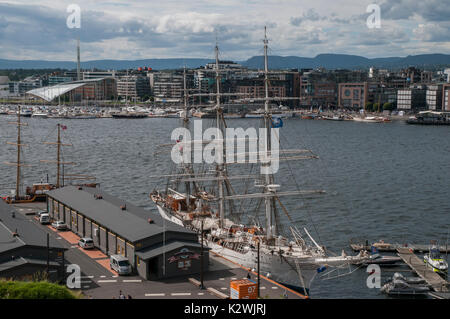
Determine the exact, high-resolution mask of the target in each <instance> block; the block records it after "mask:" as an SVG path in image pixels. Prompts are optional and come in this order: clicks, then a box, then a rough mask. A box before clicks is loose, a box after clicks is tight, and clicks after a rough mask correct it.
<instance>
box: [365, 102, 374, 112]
mask: <svg viewBox="0 0 450 319" xmlns="http://www.w3.org/2000/svg"><path fill="white" fill-rule="evenodd" d="M372 110H373V103H372V102H367V103H366V111H367V112H372Z"/></svg>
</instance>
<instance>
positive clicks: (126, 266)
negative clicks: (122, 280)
mask: <svg viewBox="0 0 450 319" xmlns="http://www.w3.org/2000/svg"><path fill="white" fill-rule="evenodd" d="M109 265H110V267H111V269H113V270H115V271H117V273H118V274H119V275H129V274H131V265H130V262H129V261H128V259H127V258H125V257H124V256H121V255H111V257H110V260H109Z"/></svg>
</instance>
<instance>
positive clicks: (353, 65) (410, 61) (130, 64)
mask: <svg viewBox="0 0 450 319" xmlns="http://www.w3.org/2000/svg"><path fill="white" fill-rule="evenodd" d="M212 61H213V60H211V59H144V60H93V61H85V62H82V63H81V67H82V68H83V69H92V68H97V69H103V70H108V69H115V70H120V69H127V68H137V67H140V66H141V67H144V66H147V67H151V68H153V69H155V70H164V69H179V68H182V67H183V66H184V65H186V67H188V68H196V67H200V66H203V65H205V64H207V63H210V62H212ZM238 63H241V64H242V65H244V66H247V67H249V68H251V69H262V68H263V67H264V58H263V57H262V56H254V57H252V58H250V59H248V60H247V61H240V62H239V61H238ZM371 66H373V67H377V68H405V67H409V66H418V67H432V66H450V55H448V54H422V55H410V56H407V57H388V58H374V59H368V58H365V57H362V56H357V55H348V54H319V55H318V56H316V57H314V58H305V57H298V56H286V57H282V56H270V58H269V68H271V69H297V68H298V69H301V68H318V67H324V68H326V69H360V68H368V67H371ZM49 68H54V69H57V68H60V69H75V68H76V63H75V62H74V61H43V60H5V59H0V69H49Z"/></svg>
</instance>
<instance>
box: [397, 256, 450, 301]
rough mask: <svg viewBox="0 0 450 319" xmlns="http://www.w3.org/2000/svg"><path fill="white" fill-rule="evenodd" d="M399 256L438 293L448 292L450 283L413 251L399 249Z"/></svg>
mask: <svg viewBox="0 0 450 319" xmlns="http://www.w3.org/2000/svg"><path fill="white" fill-rule="evenodd" d="M397 255H398V256H399V257H400V258H401V259H403V261H404V262H405V263H406V264H407V265H408V266H409V267H411V269H412V270H414V271H415V272H416V273H417V274H418V275H419V276H420V277H421V278H422V279H424V280H425V281H426V282H427V283H428V284H429V285H430V286H431V288H432V289H433V290H434V291H436V292H443V293H445V292H448V291H449V290H448V282H447V281H446V280H445V279H443V278H442V277H441V276H439V275H438V274H437V273H435V272H434V271H433V269H431V268H430V267H429V266H427V265H426V264H425V263H424V262H423V260H421V259H420V258H419V257H417V256H416V255H415V254H414V252H413V251H412V249H410V248H406V247H402V248H398V249H397Z"/></svg>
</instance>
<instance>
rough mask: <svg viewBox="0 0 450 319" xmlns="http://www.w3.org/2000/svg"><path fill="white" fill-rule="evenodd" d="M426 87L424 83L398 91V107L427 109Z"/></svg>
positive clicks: (402, 108) (403, 108)
mask: <svg viewBox="0 0 450 319" xmlns="http://www.w3.org/2000/svg"><path fill="white" fill-rule="evenodd" d="M426 107H427V106H426V87H425V86H424V85H417V86H411V87H410V88H409V89H401V90H398V92H397V109H399V110H425V109H426Z"/></svg>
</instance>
